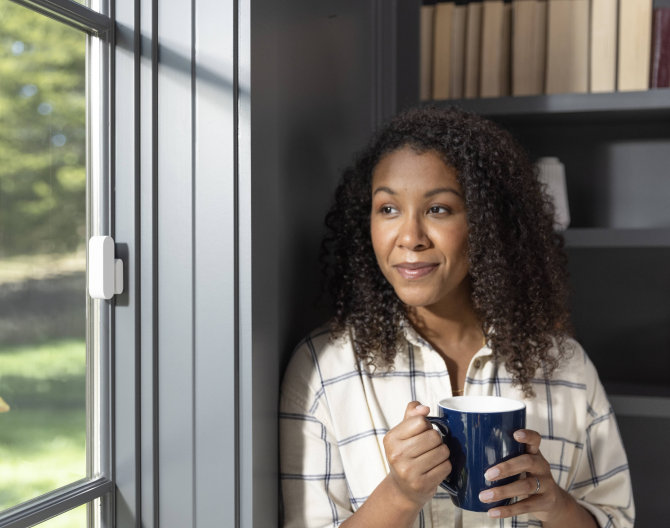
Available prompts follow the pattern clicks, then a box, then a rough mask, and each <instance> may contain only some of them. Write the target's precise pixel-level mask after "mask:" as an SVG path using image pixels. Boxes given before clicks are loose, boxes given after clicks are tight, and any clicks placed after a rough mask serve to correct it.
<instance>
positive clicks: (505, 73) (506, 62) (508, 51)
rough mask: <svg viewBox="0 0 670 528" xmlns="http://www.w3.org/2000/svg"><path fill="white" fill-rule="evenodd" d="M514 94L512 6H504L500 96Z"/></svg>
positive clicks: (508, 4) (506, 4)
mask: <svg viewBox="0 0 670 528" xmlns="http://www.w3.org/2000/svg"><path fill="white" fill-rule="evenodd" d="M511 93H512V4H511V3H505V4H504V5H503V23H502V39H501V48H500V95H501V96H506V95H510V94H511Z"/></svg>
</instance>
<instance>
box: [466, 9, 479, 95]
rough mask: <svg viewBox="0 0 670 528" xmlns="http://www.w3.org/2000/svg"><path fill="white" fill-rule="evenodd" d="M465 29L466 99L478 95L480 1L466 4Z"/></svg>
mask: <svg viewBox="0 0 670 528" xmlns="http://www.w3.org/2000/svg"><path fill="white" fill-rule="evenodd" d="M466 18H467V29H466V32H465V86H464V94H463V95H464V96H465V98H467V99H472V98H475V97H479V68H480V60H481V43H482V3H481V2H471V3H469V4H468V5H467V17H466Z"/></svg>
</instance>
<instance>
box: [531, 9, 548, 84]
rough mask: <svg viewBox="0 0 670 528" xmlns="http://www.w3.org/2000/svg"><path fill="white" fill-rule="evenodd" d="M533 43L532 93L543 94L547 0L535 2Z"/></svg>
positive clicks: (545, 66) (545, 60) (545, 61)
mask: <svg viewBox="0 0 670 528" xmlns="http://www.w3.org/2000/svg"><path fill="white" fill-rule="evenodd" d="M531 45H532V48H533V59H532V63H533V64H532V81H533V84H532V87H531V90H532V91H531V94H543V93H544V92H545V88H544V83H545V75H546V69H547V0H538V2H537V3H536V4H535V24H534V26H533V32H532V38H531Z"/></svg>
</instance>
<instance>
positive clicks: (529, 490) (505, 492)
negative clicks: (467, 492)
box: [479, 429, 566, 522]
mask: <svg viewBox="0 0 670 528" xmlns="http://www.w3.org/2000/svg"><path fill="white" fill-rule="evenodd" d="M514 438H515V439H516V440H517V441H518V442H520V443H523V444H526V453H525V454H523V455H520V456H518V457H516V458H512V459H511V460H508V461H506V462H503V463H501V464H498V465H497V466H494V467H492V468H490V469H489V470H488V471H487V472H486V473H485V475H484V476H485V477H486V479H487V480H490V481H493V482H495V481H497V480H500V479H504V478H506V477H511V476H513V475H518V474H519V473H522V472H524V471H525V472H526V478H522V479H519V480H517V481H516V482H512V483H511V484H507V485H506V486H500V487H499V488H492V489H488V490H485V491H482V492H481V493H480V494H479V500H481V501H482V502H484V503H489V502H497V501H500V500H503V499H509V498H513V497H519V496H522V495H529V497H526V498H525V499H523V500H520V501H518V502H515V503H514V504H510V505H509V506H501V507H499V508H494V509H492V510H489V512H488V514H489V517H493V518H496V519H503V518H505V517H514V516H515V515H523V514H526V513H532V514H533V515H535V517H537V518H538V519H539V520H540V521H542V522H551V521H554V520H557V519H558V517H559V516H560V515H559V514H560V513H561V512H563V511H564V510H565V506H566V497H565V495H566V494H565V492H564V491H563V489H561V488H560V487H559V486H558V484H556V482H555V481H554V477H553V476H552V474H551V470H550V468H549V462H547V460H546V459H545V458H544V457H543V456H542V453H541V452H540V442H541V441H542V437H541V436H540V434H539V433H538V432H537V431H532V430H530V429H520V430H518V431H517V432H515V433H514ZM533 477H535V478H533ZM535 479H537V481H539V482H540V489H539V491H538V492H537V493H535V490H537V481H536V480H535Z"/></svg>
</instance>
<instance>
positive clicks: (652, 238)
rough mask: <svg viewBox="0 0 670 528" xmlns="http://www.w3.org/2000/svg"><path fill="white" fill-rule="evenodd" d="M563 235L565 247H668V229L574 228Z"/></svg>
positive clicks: (669, 245)
mask: <svg viewBox="0 0 670 528" xmlns="http://www.w3.org/2000/svg"><path fill="white" fill-rule="evenodd" d="M563 236H564V237H565V247H567V248H636V247H637V248H659V247H666V248H670V229H606V228H575V229H568V230H566V231H563Z"/></svg>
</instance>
